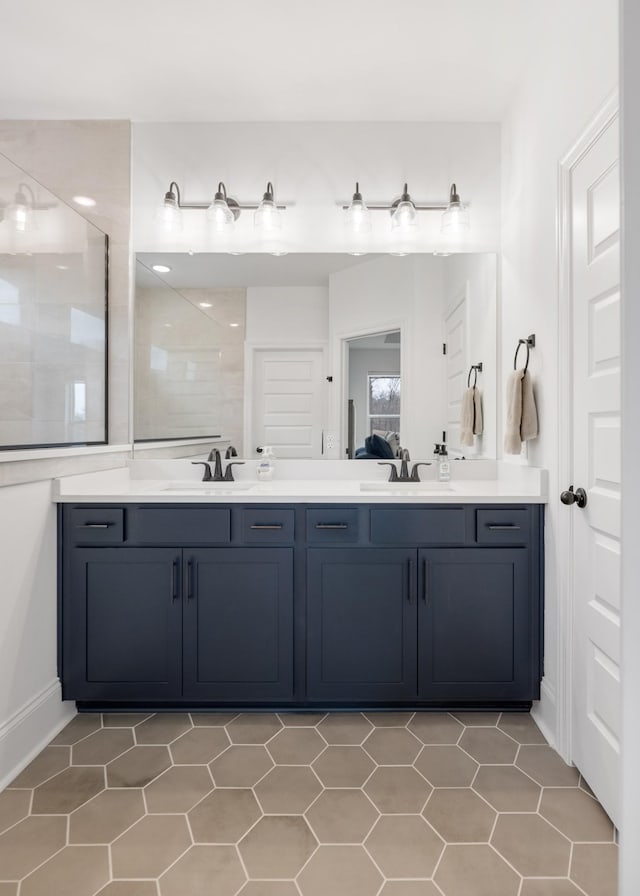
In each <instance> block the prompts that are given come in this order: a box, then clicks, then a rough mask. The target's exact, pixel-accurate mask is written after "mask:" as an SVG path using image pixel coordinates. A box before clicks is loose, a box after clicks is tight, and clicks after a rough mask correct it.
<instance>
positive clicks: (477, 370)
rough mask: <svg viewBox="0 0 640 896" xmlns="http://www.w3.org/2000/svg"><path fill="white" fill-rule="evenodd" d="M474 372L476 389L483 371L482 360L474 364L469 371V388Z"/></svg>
mask: <svg viewBox="0 0 640 896" xmlns="http://www.w3.org/2000/svg"><path fill="white" fill-rule="evenodd" d="M472 373H473V374H474V378H473V388H474V389H475V387H476V384H477V382H478V374H479V373H482V361H480V362H479V363H478V364H472V365H471V367H470V368H469V373H468V375H467V389H468V388H469V387H470V386H471V374H472Z"/></svg>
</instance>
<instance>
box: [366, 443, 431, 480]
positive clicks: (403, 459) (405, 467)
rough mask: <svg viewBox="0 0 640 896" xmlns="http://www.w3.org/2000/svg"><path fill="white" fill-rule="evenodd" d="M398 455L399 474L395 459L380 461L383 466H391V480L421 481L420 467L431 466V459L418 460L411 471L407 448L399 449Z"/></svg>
mask: <svg viewBox="0 0 640 896" xmlns="http://www.w3.org/2000/svg"><path fill="white" fill-rule="evenodd" d="M398 456H399V457H400V475H399V476H398V470H397V467H396V465H395V462H394V461H391V460H381V461H378V464H379V465H380V466H381V467H391V469H390V470H389V482H420V475H419V473H418V467H430V466H431V463H430V461H422V460H421V461H418V462H417V463H415V464H414V465H413V467H412V469H411V473H409V461H410V460H411V458H410V457H409V452H408V450H407V449H406V448H399V449H398Z"/></svg>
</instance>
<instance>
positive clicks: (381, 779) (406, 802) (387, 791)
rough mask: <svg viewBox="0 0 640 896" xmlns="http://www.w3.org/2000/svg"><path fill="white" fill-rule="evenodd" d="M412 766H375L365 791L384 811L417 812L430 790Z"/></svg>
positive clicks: (428, 785) (419, 810) (392, 812)
mask: <svg viewBox="0 0 640 896" xmlns="http://www.w3.org/2000/svg"><path fill="white" fill-rule="evenodd" d="M432 789H433V788H432V787H431V785H430V784H428V783H427V782H426V781H425V779H424V778H423V777H422V775H420V774H418V772H417V771H416V770H415V769H414V768H410V767H408V766H406V767H397V768H396V767H392V766H384V767H382V768H377V769H376V770H375V771H374V773H373V774H372V775H371V777H370V778H369V780H368V781H367V783H366V784H365V786H364V790H365V793H366V794H367V796H368V797H369V798H370V799H371V800H372V801H373V802H374V803H375V805H376V806H377V807H378V809H379V810H380V811H381V812H384V813H391V814H394V813H417V812H421V811H422V807H423V806H424V804H425V803H426V801H427V797H428V796H429V794H430V793H431V791H432Z"/></svg>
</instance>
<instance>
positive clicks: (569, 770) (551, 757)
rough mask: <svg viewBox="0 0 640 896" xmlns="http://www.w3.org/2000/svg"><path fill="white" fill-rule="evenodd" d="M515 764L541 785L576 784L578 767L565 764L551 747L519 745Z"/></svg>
mask: <svg viewBox="0 0 640 896" xmlns="http://www.w3.org/2000/svg"><path fill="white" fill-rule="evenodd" d="M516 765H517V766H518V768H521V769H522V771H523V772H526V773H527V774H528V775H529V776H530V777H531V778H533V779H534V781H537V782H538V784H542V786H543V787H575V786H577V784H578V779H579V774H578V769H577V768H574V767H573V766H571V765H567V764H566V763H565V762H564V760H563V759H562V758H561V757H560V756H559V755H558V754H557V753H556V751H555V750H552V749H551V747H545V746H525V747H520V752H519V753H518V758H517V759H516Z"/></svg>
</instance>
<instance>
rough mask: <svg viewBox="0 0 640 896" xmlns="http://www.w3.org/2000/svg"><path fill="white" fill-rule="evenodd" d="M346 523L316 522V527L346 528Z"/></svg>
mask: <svg viewBox="0 0 640 896" xmlns="http://www.w3.org/2000/svg"><path fill="white" fill-rule="evenodd" d="M348 528H349V524H348V523H316V529H348Z"/></svg>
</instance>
